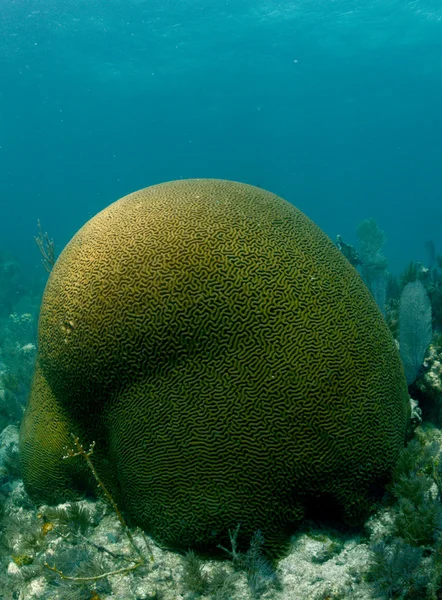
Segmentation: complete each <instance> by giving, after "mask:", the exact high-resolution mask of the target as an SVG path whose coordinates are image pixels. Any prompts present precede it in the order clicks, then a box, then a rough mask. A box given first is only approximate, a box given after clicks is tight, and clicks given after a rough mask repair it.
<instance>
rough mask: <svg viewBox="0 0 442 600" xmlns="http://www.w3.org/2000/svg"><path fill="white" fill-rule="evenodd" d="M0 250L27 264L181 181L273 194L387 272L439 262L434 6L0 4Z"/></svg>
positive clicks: (338, 0) (317, 1) (350, 2)
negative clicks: (371, 227)
mask: <svg viewBox="0 0 442 600" xmlns="http://www.w3.org/2000/svg"><path fill="white" fill-rule="evenodd" d="M0 27H1V35H0V246H1V247H2V248H8V249H11V250H13V251H14V252H16V253H18V254H20V255H21V257H22V258H25V259H26V260H28V261H29V262H31V263H32V261H34V262H35V261H36V262H38V260H39V258H38V255H37V254H36V251H35V247H34V241H33V235H34V234H35V233H36V221H37V218H40V219H41V222H42V224H43V226H44V228H46V229H47V230H48V231H49V232H50V234H51V235H52V237H54V239H55V241H56V244H57V248H58V250H61V249H62V247H63V246H64V245H65V244H66V243H67V241H68V240H69V239H70V237H71V236H72V235H73V234H74V233H75V232H76V231H77V229H78V228H79V227H80V226H81V225H82V224H83V223H84V222H85V221H86V220H87V219H88V218H89V217H91V216H92V215H94V214H95V213H96V212H97V211H98V210H100V209H102V208H103V207H105V206H106V205H108V204H109V203H110V202H112V201H114V200H116V199H117V198H119V197H121V196H123V195H125V194H127V193H129V192H132V191H134V190H136V189H139V188H142V187H146V186H148V185H151V184H154V183H158V182H161V181H166V180H172V179H178V178H187V177H217V178H226V179H235V180H239V181H243V182H246V183H252V184H255V185H259V186H262V187H264V188H267V189H269V190H270V191H273V192H275V193H277V194H279V195H281V196H283V197H285V198H286V199H287V200H289V201H290V202H293V203H294V204H295V205H296V206H297V207H298V208H300V209H301V210H303V211H304V212H305V213H306V214H307V215H308V216H309V217H311V218H312V219H313V220H314V221H315V222H316V223H317V224H318V225H319V226H320V227H322V228H323V229H324V230H325V232H326V233H327V234H328V235H330V236H331V237H332V238H333V239H334V238H335V236H336V234H341V235H343V236H344V238H345V239H347V240H348V241H349V242H352V243H353V242H354V241H355V229H356V226H357V224H358V223H359V222H360V221H361V220H362V219H365V218H367V217H373V218H375V219H376V221H377V222H378V224H379V226H380V227H381V229H383V230H384V231H385V233H386V236H387V246H386V248H385V252H386V255H387V257H388V259H389V263H390V268H391V269H392V270H393V271H397V270H400V269H402V268H403V267H404V265H405V264H406V263H407V262H408V261H409V260H411V259H415V260H416V259H420V258H422V256H423V244H424V242H425V241H426V240H427V239H429V238H431V239H433V240H434V241H435V243H436V245H437V243H439V251H442V240H441V237H442V208H441V206H442V204H441V189H442V168H441V165H442V145H441V139H442V111H441V108H440V107H441V92H442V60H441V59H442V8H441V6H440V3H439V2H438V1H437V0H416V1H412V2H406V1H401V0H367V1H362V0H361V1H357V0H297V1H292V0H285V1H273V0H268V1H261V0H254V1H252V0H235V1H233V0H232V1H224V0H204V1H203V0H201V1H200V0H188V1H187V0H146V1H142V0H136V1H132V0H125V1H124V2H123V1H115V0H110V1H106V2H102V1H97V0H63V1H62V2H61V1H55V0H32V1H31V0H16V1H7V2H1V4H0Z"/></svg>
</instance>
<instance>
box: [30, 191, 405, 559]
mask: <svg viewBox="0 0 442 600" xmlns="http://www.w3.org/2000/svg"><path fill="white" fill-rule="evenodd" d="M407 415H408V395H407V387H406V384H405V380H404V375H403V370H402V366H401V363H400V359H399V356H398V353H397V350H396V347H395V344H394V340H393V339H392V337H391V335H390V333H389V331H388V329H387V327H386V325H385V323H384V321H383V319H382V316H381V315H380V313H379V311H378V309H377V307H376V305H375V303H374V301H373V299H372V297H371V296H370V294H369V292H368V291H367V289H366V288H365V286H364V284H363V283H362V281H361V279H360V277H359V275H358V273H357V272H356V271H355V269H354V268H353V267H352V266H351V265H350V264H349V263H348V262H347V261H346V259H345V258H344V257H343V256H342V255H341V253H340V252H339V250H338V249H337V248H336V247H335V246H334V245H333V244H332V243H331V241H330V240H329V239H328V238H327V237H326V236H325V235H324V234H323V233H322V231H321V230H320V229H319V228H318V227H317V226H316V225H315V224H314V223H312V222H311V221H310V220H309V219H308V218H307V217H306V216H305V215H304V214H303V213H301V212H300V211H299V210H297V209H296V208H295V207H294V206H292V205H290V204H289V203H288V202H286V201H284V200H282V199H281V198H279V197H278V196H275V195H273V194H271V193H269V192H266V191H264V190H262V189H259V188H255V187H252V186H248V185H244V184H240V183H234V182H229V181H221V180H185V181H176V182H170V183H165V184H161V185H157V186H153V187H150V188H147V189H144V190H141V191H139V192H135V193H133V194H130V195H129V196H126V197H125V198H123V199H121V200H119V201H118V202H115V203H114V204H112V205H110V206H109V207H108V208H106V209H105V210H103V211H102V212H101V213H99V214H98V215H96V216H95V217H94V218H93V219H91V220H90V221H89V222H88V223H87V224H86V225H85V226H84V227H83V228H82V229H81V230H80V231H79V232H78V233H77V234H76V235H75V237H74V238H73V239H72V241H71V242H70V243H69V244H68V246H67V247H66V248H65V250H64V251H63V253H62V254H61V256H60V258H59V259H58V261H57V263H56V265H55V267H54V269H53V271H52V273H51V276H50V279H49V282H48V285H47V288H46V291H45V295H44V299H43V305H42V310H41V316H40V326H39V356H38V362H37V368H36V373H35V377H34V384H33V390H32V393H31V398H30V402H29V406H28V408H27V411H26V416H25V419H24V422H23V425H22V430H21V459H22V466H23V472H24V480H25V484H26V488H27V490H28V492H29V493H30V495H31V496H32V497H33V498H34V499H35V500H36V501H40V502H58V501H62V500H65V499H67V498H70V497H72V496H73V495H74V494H75V493H77V492H78V491H81V490H85V489H87V488H90V489H95V484H94V482H93V481H91V479H90V474H89V473H88V472H87V469H86V468H85V465H84V464H82V463H81V461H80V460H78V459H73V460H63V459H62V458H61V457H62V456H63V454H64V451H63V447H64V446H65V445H69V444H71V442H70V438H69V434H70V433H74V434H75V435H78V436H79V437H80V440H81V441H82V443H83V445H84V446H85V447H86V446H87V445H88V444H89V443H90V442H92V441H93V440H95V441H96V446H95V453H94V461H95V465H96V468H97V470H98V472H99V474H100V476H101V477H102V479H103V481H104V482H105V483H106V485H108V487H109V488H110V489H111V490H112V492H113V494H114V495H115V498H116V500H117V502H118V503H119V504H120V506H121V508H123V509H124V510H125V511H127V514H128V515H129V516H130V517H131V518H132V520H133V522H134V523H136V524H139V525H140V526H142V527H143V528H145V529H146V530H148V531H150V532H151V533H152V534H153V535H154V537H155V538H156V539H157V540H158V541H159V542H160V543H162V544H165V545H168V546H170V547H173V548H183V549H188V548H189V547H192V548H199V549H209V550H210V549H213V548H215V547H216V545H217V544H218V543H223V544H226V543H227V542H228V535H227V530H228V528H231V529H234V528H235V526H236V525H237V524H238V523H241V529H240V541H241V540H242V541H243V543H246V541H247V540H248V539H250V537H251V535H252V534H253V532H254V531H256V530H257V529H261V530H262V531H263V533H264V536H265V539H266V544H267V549H268V550H269V551H270V552H273V553H275V554H278V553H279V552H280V551H281V549H282V548H283V547H284V544H285V542H286V539H287V538H286V534H287V531H289V530H290V529H291V528H293V526H294V525H295V524H296V523H298V522H299V520H300V519H301V518H302V516H303V508H304V506H305V504H306V503H307V502H309V501H310V500H311V499H312V498H317V497H319V498H320V497H321V496H322V495H325V496H326V497H327V502H328V501H333V502H334V503H335V504H336V505H337V506H339V507H340V508H341V509H342V512H343V516H344V518H345V519H346V520H347V521H355V520H357V519H358V518H360V516H361V514H363V512H364V509H365V508H366V507H367V506H368V504H369V501H370V494H369V492H370V490H371V487H372V486H373V484H375V483H377V482H382V481H383V480H384V478H385V477H387V476H388V474H389V472H390V471H391V468H392V466H393V465H394V463H395V460H396V458H397V455H398V453H399V451H400V449H401V448H402V447H403V444H404V435H405V429H406V423H407ZM325 501H326V500H325V499H324V502H325Z"/></svg>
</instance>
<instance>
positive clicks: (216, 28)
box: [0, 0, 442, 600]
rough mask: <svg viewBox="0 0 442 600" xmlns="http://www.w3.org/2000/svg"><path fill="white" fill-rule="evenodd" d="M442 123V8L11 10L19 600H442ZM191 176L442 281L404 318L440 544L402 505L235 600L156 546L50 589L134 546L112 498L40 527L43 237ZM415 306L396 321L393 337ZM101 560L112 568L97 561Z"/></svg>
mask: <svg viewBox="0 0 442 600" xmlns="http://www.w3.org/2000/svg"><path fill="white" fill-rule="evenodd" d="M441 107H442V4H441V2H440V0H414V1H409V2H407V1H402V0H366V1H363V0H298V1H292V0H284V1H280V0H278V1H277V0H267V1H261V0H124V1H123V0H7V1H6V0H0V600H12V599H13V598H14V599H17V598H18V599H19V600H22V599H25V598H26V600H38V599H39V598H42V599H44V600H46V599H47V600H67V599H68V598H69V599H70V600H94V599H95V600H100V599H102V600H104V599H106V600H111V599H118V600H149V599H150V600H154V599H157V600H159V599H160V598H161V599H163V600H194V599H195V598H204V599H205V598H211V599H212V600H242V599H244V600H251V599H253V598H263V600H270V599H271V598H272V599H276V600H304V599H310V598H312V599H313V600H325V599H326V598H327V599H330V600H331V599H333V600H338V599H340V598H350V599H353V598H354V599H356V598H357V599H366V600H370V599H372V600H382V599H383V598H391V597H393V598H422V599H423V598H429V599H431V600H433V599H434V598H436V597H440V594H441V593H442V591H441V590H442V576H441V575H440V573H442V564H441V560H440V558H439V557H440V547H441V545H442V534H441V527H440V523H441V522H442V509H441V508H440V506H442V505H441V503H440V499H441V497H442V476H441V468H440V467H439V466H438V465H440V464H442V460H441V456H442V455H441V453H440V449H441V447H442V433H441V427H442V337H441V336H440V334H441V332H442V258H440V263H439V264H437V263H435V262H434V261H433V262H432V261H431V260H430V259H429V252H428V248H429V247H431V246H429V245H428V241H429V240H431V241H432V243H433V246H432V247H434V249H435V253H436V254H439V255H440V256H442V109H441ZM186 178H219V179H230V180H235V181H240V182H244V183H249V184H252V185H255V186H259V187H262V188H265V189H267V190H269V191H271V192H274V193H276V194H278V195H280V196H282V197H283V198H285V199H287V200H288V201H289V202H291V203H293V204H294V205H295V206H296V207H298V208H299V209H300V210H302V211H303V212H304V213H305V214H306V215H307V216H308V217H310V218H311V219H312V220H313V221H314V222H316V223H317V224H318V225H319V226H320V227H321V228H322V229H323V230H324V231H325V233H326V234H327V235H328V236H330V238H331V239H332V240H335V239H336V236H337V235H338V234H339V235H341V236H342V239H343V240H344V241H345V242H347V243H349V244H352V245H355V246H358V245H359V250H361V247H360V241H358V238H357V235H356V231H357V228H358V225H359V224H360V223H361V222H362V221H364V220H365V219H368V218H373V219H374V220H375V221H376V223H377V224H378V226H379V228H380V229H381V230H382V231H383V232H384V233H385V238H386V243H385V246H384V247H383V249H382V255H383V256H385V259H386V261H388V267H387V268H388V271H389V272H390V273H392V274H393V275H399V274H400V273H401V272H402V271H403V270H404V268H405V267H406V266H407V265H408V264H409V262H410V261H422V262H423V263H424V264H425V266H427V267H432V269H431V273H430V274H428V273H427V274H426V275H425V277H424V276H422V281H423V285H422V286H421V289H419V290H418V293H419V294H420V296H419V297H420V298H423V300H422V302H421V303H420V305H419V306H418V307H417V308H415V313H413V314H412V311H411V309H410V307H409V311H408V313H407V311H406V310H404V311H403V314H407V315H410V314H411V316H410V317H407V318H409V331H412V330H413V323H414V321H413V319H417V321H416V322H417V323H418V325H419V324H420V325H419V326H420V327H421V330H422V331H423V330H424V329H425V330H426V333H425V335H423V336H422V339H423V338H425V339H426V340H427V341H425V343H423V342H422V341H421V343H420V346H421V347H420V348H419V351H418V352H417V358H415V359H414V362H413V364H412V365H411V379H412V382H411V384H410V387H409V392H410V394H411V395H412V397H413V398H418V400H419V402H420V405H421V406H422V407H423V408H422V410H423V413H422V412H421V413H420V412H419V410H416V409H414V412H413V426H414V427H416V430H415V431H417V432H418V433H414V441H416V443H419V444H421V445H422V447H423V446H424V445H425V444H427V446H428V447H427V454H425V453H424V454H425V457H424V458H422V456H423V454H422V455H420V454H419V456H418V452H417V450H416V453H417V454H416V456H414V459H415V471H414V473H415V474H416V473H417V478H418V479H419V480H420V481H423V480H424V479H425V477H426V478H427V479H425V482H427V483H428V482H429V485H430V484H432V493H433V496H431V494H429V495H427V496H425V501H426V502H427V504H425V506H426V508H428V507H429V508H428V511H429V512H430V511H433V513H432V514H434V523H432V525H431V526H430V525H428V523H427V524H426V526H428V529H429V530H430V533H428V532H427V533H426V534H425V535H427V537H425V535H424V534H423V533H422V524H421V522H419V523H418V525H416V527H417V529H418V530H419V535H420V536H421V538H419V540H418V542H416V540H415V539H413V535H414V534H415V530H414V529H413V527H414V525H415V522H414V521H412V519H413V518H416V515H414V516H413V515H412V516H411V517H410V522H411V523H412V525H410V524H408V525H404V524H403V522H402V525H400V526H399V525H398V523H399V522H400V518H401V514H402V513H400V512H398V510H399V509H398V508H397V502H396V504H394V502H395V501H397V500H398V498H399V502H400V501H401V500H400V498H401V496H400V495H399V492H398V491H397V490H396V492H391V493H390V496H389V500H387V501H386V503H385V504H383V505H382V506H381V508H380V510H379V511H378V512H377V513H376V514H375V515H372V516H371V518H370V519H369V521H368V524H367V526H366V528H365V530H364V531H363V532H361V531H360V530H359V531H357V532H356V533H355V532H354V531H350V532H349V531H348V530H347V529H345V528H343V529H342V530H340V529H339V528H338V529H335V528H334V526H333V527H328V525H329V523H326V524H325V525H324V524H322V525H321V526H320V527H319V528H317V529H315V527H316V524H315V525H314V526H312V529H311V530H309V529H308V528H307V530H302V531H301V532H300V533H299V535H297V536H295V537H294V539H293V548H292V552H291V554H290V555H289V556H287V557H286V558H285V559H284V560H282V561H281V562H280V563H279V564H278V566H277V568H276V570H275V571H272V569H271V568H270V565H269V564H268V563H267V562H266V560H265V557H264V558H263V557H262V556H258V555H259V552H256V556H255V557H254V558H253V560H252V558H251V555H246V556H247V558H244V556H241V557H240V558H239V559H238V557H236V560H237V564H236V565H235V560H233V561H230V562H226V564H224V563H222V565H221V566H222V569H221V571H222V570H223V569H224V572H223V573H224V574H223V577H224V580H223V581H224V584H223V585H225V588H222V586H221V584H219V586H218V588H216V586H215V584H214V582H215V580H216V578H217V577H218V580H219V579H220V570H219V567H220V565H219V564H218V563H217V562H216V561H210V560H209V561H207V562H204V563H201V564H200V565H199V566H197V567H195V564H193V567H192V565H191V564H190V562H188V563H184V562H183V559H182V557H181V556H180V555H178V554H177V553H173V552H167V551H166V550H164V549H161V548H160V547H159V546H157V545H155V544H154V543H153V542H152V541H151V540H150V538H149V539H148V540H147V541H146V538H144V537H143V535H142V533H141V531H139V530H138V531H136V532H135V533H134V535H135V541H136V544H137V547H138V548H141V547H143V548H144V546H143V545H144V544H146V543H147V550H146V551H145V550H143V552H144V553H145V555H146V556H147V557H148V558H147V564H145V565H143V566H142V567H141V568H140V569H139V570H137V571H134V573H131V574H130V575H127V577H125V578H123V577H118V576H117V577H115V576H111V577H110V578H105V580H104V582H103V581H102V580H100V582H98V580H97V582H92V583H91V582H88V583H87V585H86V584H85V585H83V584H81V585H80V582H78V581H77V582H74V583H75V585H74V583H72V586H71V587H69V585H70V583H69V582H67V583H66V582H65V583H66V585H65V587H63V585H62V584H63V582H62V581H61V579H60V577H59V576H56V575H55V574H54V573H53V572H52V573H48V571H49V569H48V567H47V566H46V567H45V566H44V562H45V561H49V562H51V561H52V560H53V563H51V564H54V565H55V564H56V565H57V567H58V568H59V569H61V570H62V571H63V572H64V573H71V574H74V575H75V576H79V571H76V570H75V568H74V567H76V566H78V565H79V564H80V563H84V564H83V567H84V568H83V575H84V574H86V576H90V575H91V574H92V573H95V572H100V573H103V572H106V571H107V572H111V571H114V570H117V569H121V568H123V565H124V564H126V563H123V562H122V561H121V556H120V558H118V557H119V555H121V554H123V553H125V554H126V555H127V556H129V555H130V552H131V551H132V558H133V547H132V548H131V546H130V544H129V543H128V540H127V539H126V537H125V529H124V527H121V523H119V520H118V518H117V514H116V511H115V510H108V507H106V506H105V505H104V503H102V502H94V501H93V500H91V499H88V498H87V499H85V500H83V501H82V502H81V503H79V504H75V505H74V508H72V506H70V505H68V506H67V507H66V506H65V507H64V508H62V509H60V511H61V512H58V513H57V512H54V511H53V510H52V512H51V509H49V508H47V507H46V508H43V509H42V510H41V511H40V512H37V511H36V508H35V506H34V505H33V504H32V503H31V502H30V501H29V498H28V497H27V495H26V494H25V492H24V489H23V484H22V481H21V475H20V470H19V465H18V462H17V446H18V427H19V423H20V419H21V417H22V414H23V410H24V406H25V404H26V401H27V398H28V395H29V389H30V385H31V378H32V374H33V368H34V362H35V358H36V352H37V347H36V346H37V341H36V340H37V320H38V312H39V307H40V299H41V293H42V290H43V288H44V285H45V283H46V281H47V275H48V274H47V272H46V271H45V270H44V269H43V267H42V265H41V254H40V252H39V250H38V248H37V245H36V243H35V239H34V237H35V236H37V235H38V234H39V229H38V226H37V223H38V221H40V222H41V226H42V230H41V231H42V232H45V231H47V232H48V234H49V237H50V238H53V240H54V242H55V254H56V256H57V255H58V254H59V253H60V252H61V251H62V249H63V247H64V246H65V245H66V244H67V243H68V242H69V240H70V239H71V238H72V236H73V235H74V234H75V233H76V232H77V231H78V229H79V228H80V227H81V226H82V225H83V224H84V223H85V222H86V221H87V220H88V219H90V218H91V217H93V216H94V215H95V214H96V213H97V212H99V211H100V210H102V209H103V208H105V207H106V206H108V205H109V204H110V203H112V202H114V201H115V200H117V199H118V198H120V197H122V196H124V195H126V194H129V193H131V192H133V191H135V190H138V189H141V188H144V187H147V186H150V185H153V184H157V183H161V182H165V181H171V180H176V179H186ZM369 254H370V253H369V252H366V255H367V256H368V255H369ZM375 254H376V253H374V254H372V256H374V255H375ZM376 257H377V258H379V256H378V255H376ZM383 260H384V259H383V258H382V257H381V258H380V261H381V264H382V269H381V270H382V272H383V274H384V275H385V269H386V265H385V264H384V263H383V262H382V261H383ZM429 261H430V262H432V264H429ZM362 274H363V275H364V278H365V282H366V283H367V285H369V284H370V285H371V287H370V285H369V287H370V290H371V292H372V293H373V295H375V297H376V293H375V292H376V289H377V288H376V286H375V283H373V281H371V283H370V282H368V281H367V278H366V273H365V274H364V273H362ZM371 275H373V272H372V273H371ZM417 278H419V275H417ZM402 287H404V282H403V286H402ZM414 289H416V288H414ZM401 291H402V290H400V289H399V287H396V288H395V289H394V290H393V288H391V289H389V294H390V296H389V301H390V304H389V305H388V307H387V308H386V307H385V302H384V303H383V304H384V305H383V306H381V309H382V311H383V315H384V317H385V319H386V320H387V323H388V326H389V327H390V330H391V331H392V333H393V335H394V336H395V337H396V339H398V338H399V326H400V318H399V317H398V313H399V312H400V310H401V309H400V298H403V296H402V295H401ZM409 291H410V288H409ZM384 292H385V289H384ZM410 293H411V294H412V296H413V292H410ZM413 297H414V298H416V294H414V296H413ZM376 300H377V301H378V298H377V297H376ZM381 300H382V298H381ZM384 300H385V297H384ZM378 303H379V302H378ZM381 304H382V302H381ZM410 311H411V312H410ZM431 311H432V312H431ZM419 319H420V320H419ZM403 321H405V318H403ZM70 326H71V325H70V324H69V327H70ZM72 327H74V326H73V325H72ZM432 336H433V337H432ZM427 337H428V339H427ZM429 339H432V343H431V344H430V346H429V345H428V340H429ZM404 345H405V343H404V344H403V346H402V347H404ZM417 345H419V344H417ZM401 356H402V359H403V360H404V353H402V355H401ZM413 406H415V405H413ZM422 414H423V422H421V420H422ZM410 439H411V434H410ZM428 442H433V443H434V444H435V446H431V444H428ZM436 446H437V449H436ZM428 448H430V450H428ZM416 457H417V458H416ZM410 460H411V459H410ZM419 461H420V462H419ZM425 461H427V462H425ZM431 461H433V462H431ZM430 464H431V468H430V467H429V465H430ZM416 465H418V466H416ZM419 469H420V470H419ZM430 472H431V474H432V475H431V477H433V479H432V480H431V481H430V480H429V477H430V475H429V473H430ZM425 482H424V484H422V485H426V483H425ZM435 490H436V491H435ZM427 492H428V489H426V490H425V493H427ZM395 493H396V496H395ZM404 497H405V496H404ZM392 498H393V499H392ZM402 499H403V498H402ZM75 507H76V508H75ZM79 507H80V508H79ZM63 511H64V512H63ZM70 511H71V512H70ZM75 511H77V512H75ZM81 511H84V512H83V513H81ZM429 512H428V513H427V515H428V514H429ZM80 513H81V514H80ZM398 514H399V517H398ZM410 514H411V513H410ZM73 515H74V516H73ZM81 515H82V516H81ZM419 518H420V517H419ZM427 518H428V519H430V517H428V516H427ZM421 521H422V519H421ZM394 523H396V525H395V527H396V529H394V527H393V525H392V524H394ZM401 527H402V528H401ZM431 528H432V529H431ZM51 532H52V533H51ZM46 536H47V537H46ZM51 536H52V537H51ZM82 536H83V537H82ZM407 536H408V537H407ZM85 538H86V541H85ZM392 540H393V541H392ZM83 542H84V543H83ZM375 543H378V546H376V547H375V546H373V544H375ZM93 544H95V546H93ZM383 544H384V545H383ZM103 547H106V548H107V549H108V550H109V551H110V552H113V553H114V555H113V558H109V557H112V555H111V554H109V553H108V554H107V555H106V556H105V558H104V559H103V560H104V562H103V561H102V562H101V563H100V560H98V559H97V556H98V554H97V552H96V551H97V550H98V551H99V553H100V552H101V553H102V548H103ZM100 548H101V550H100ZM423 548H425V552H424V550H423ZM258 550H259V548H258ZM94 552H95V554H94ZM376 553H377V554H376ZM252 554H253V553H252ZM135 555H136V553H135ZM229 556H230V558H232V552H230V555H229ZM115 557H116V558H115ZM374 557H375V558H374ZM261 559H262V561H263V562H260V560H261ZM186 560H189V561H190V560H191V559H189V557H187V559H186ZM376 560H377V561H378V563H377V564H378V565H379V564H380V565H381V566H382V564H384V563H385V564H388V565H389V566H391V565H392V564H393V563H394V564H393V566H394V568H395V569H396V571H395V572H396V573H399V572H400V573H401V575H400V576H399V575H398V576H397V580H394V581H393V579H394V577H393V576H391V579H392V580H390V579H389V577H390V575H388V574H386V572H385V571H382V568H377V570H376V569H375V567H373V564H374V563H375V562H376ZM241 561H242V562H241ZM247 561H249V562H248V563H247V566H246V567H245V564H246V562H247ZM250 561H252V562H253V561H255V562H254V563H253V565H252V567H250ZM395 561H396V562H395ZM134 562H136V556H135V560H134V561H132V564H133V563H134ZM367 565H368V566H367ZM369 565H372V567H370V568H369ZM398 565H399V566H398ZM80 566H81V565H80ZM407 568H408V571H407ZM27 569H28V570H27ZM192 569H193V570H192ZM201 569H202V570H203V573H204V574H205V575H204V577H206V575H207V578H206V580H205V581H206V583H201V581H203V580H201V581H200V583H199V584H198V581H196V580H197V579H198V577H197V576H196V575H195V573H196V572H197V571H198V570H201ZM370 569H371V571H370ZM401 569H402V571H401ZM237 570H238V571H239V572H240V574H239V575H238V573H236V571H237ZM393 570H394V569H393ZM186 573H187V574H186ZM192 573H193V575H192V576H191V574H192ZM404 573H405V574H404ZM407 573H408V574H407ZM189 574H190V575H189ZM221 575H222V573H221ZM51 577H52V579H51ZM186 577H187V580H186ZM192 577H193V580H192V581H190V579H192ZM204 577H203V579H204ZM401 577H402V579H401V580H400V581H398V580H399V579H400V578H401ZM406 577H408V579H406ZM404 578H405V579H404ZM221 579H222V577H221ZM277 580H278V581H279V583H278V581H277ZM208 581H209V583H208ZM198 585H200V588H199V591H198ZM211 586H212V587H211ZM229 586H230V587H229ZM210 590H211V591H210ZM413 593H414V594H415V595H414V596H413ZM401 594H402V596H401ZM407 594H408V595H407ZM432 594H433V595H432Z"/></svg>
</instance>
